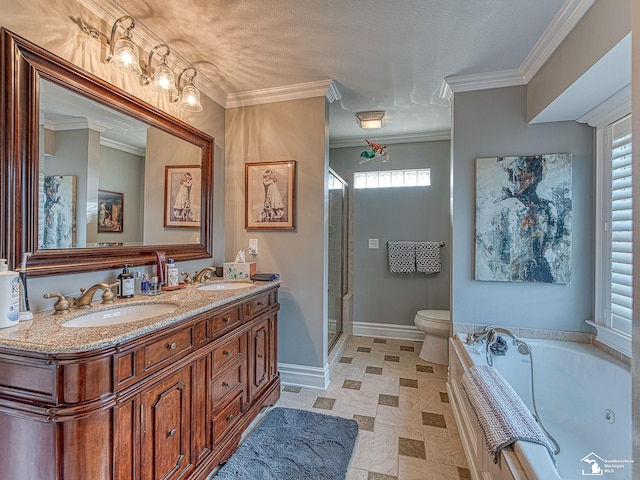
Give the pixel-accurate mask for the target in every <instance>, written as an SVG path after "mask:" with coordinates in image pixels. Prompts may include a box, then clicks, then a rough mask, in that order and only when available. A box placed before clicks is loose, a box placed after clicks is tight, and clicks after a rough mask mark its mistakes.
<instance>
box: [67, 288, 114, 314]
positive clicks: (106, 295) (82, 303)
mask: <svg viewBox="0 0 640 480" xmlns="http://www.w3.org/2000/svg"><path fill="white" fill-rule="evenodd" d="M98 290H102V303H112V302H113V299H114V298H115V294H114V293H113V292H112V291H111V285H109V284H108V283H96V284H95V285H93V286H92V287H90V288H89V289H88V290H86V291H85V289H84V288H81V289H80V292H81V293H82V295H80V296H79V297H78V298H76V300H75V306H76V308H89V307H90V306H91V301H92V300H93V295H94V294H95V293H96V291H98Z"/></svg>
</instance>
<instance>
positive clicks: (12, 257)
mask: <svg viewBox="0 0 640 480" xmlns="http://www.w3.org/2000/svg"><path fill="white" fill-rule="evenodd" d="M0 36H1V38H0V55H1V57H2V58H1V63H0V67H1V69H0V72H1V74H0V95H2V96H1V97H0V105H1V111H0V119H1V120H0V134H1V135H2V142H1V148H0V186H1V192H0V212H1V215H2V217H1V218H0V255H6V257H7V261H8V264H9V268H10V269H16V268H18V266H19V265H20V262H21V261H22V255H23V253H24V252H33V255H32V256H31V257H30V258H29V260H28V262H27V272H28V274H29V276H39V275H57V274H64V273H77V272H89V271H95V270H108V269H115V268H121V267H122V265H123V264H125V263H126V264H128V265H131V266H138V265H150V264H153V263H155V261H156V256H155V252H156V251H164V252H166V255H167V257H171V258H173V259H174V260H176V261H182V260H195V259H200V258H210V257H212V252H211V249H212V228H211V227H212V218H211V215H212V211H213V208H212V203H213V145H214V139H213V137H211V136H209V135H207V134H205V133H203V132H201V131H199V130H197V129H196V128H194V127H192V126H190V125H188V124H186V123H184V122H182V121H181V120H178V119H176V118H173V117H171V116H170V115H168V114H167V113H165V112H163V111H161V110H159V109H157V108H155V107H153V106H151V105H149V104H147V103H145V102H143V101H142V100H140V99H138V98H136V97H134V96H132V95H129V94H128V93H126V92H125V91H123V90H121V89H119V88H117V87H115V86H114V85H111V84H109V83H107V82H105V81H104V80H102V79H100V78H98V77H96V76H95V75H92V74H90V73H88V72H86V71H84V70H82V69H80V68H78V67H76V66H75V65H73V64H71V63H70V62H68V61H66V60H64V59H61V58H59V57H57V56H55V55H53V54H52V53H50V52H48V51H46V50H44V49H43V48H41V47H39V46H37V45H34V44H32V43H31V42H29V41H27V40H25V39H23V38H21V37H19V36H18V35H15V34H14V33H11V32H9V31H8V30H6V29H4V28H3V29H2V30H1V31H0ZM41 78H42V79H45V80H48V81H50V82H53V83H55V84H57V85H60V86H62V87H64V88H66V89H68V90H70V91H72V92H75V93H78V94H80V95H82V96H84V97H87V98H89V99H91V100H94V101H96V102H98V103H101V104H103V105H107V106H109V107H110V108H112V109H113V110H116V111H118V112H121V113H124V114H126V115H129V116H132V117H134V118H136V119H138V120H140V121H142V122H145V123H146V124H148V125H150V126H152V127H155V128H157V129H159V130H162V131H164V132H167V133H170V134H172V135H174V136H176V137H178V138H180V139H183V140H185V141H187V142H189V143H191V144H193V145H196V146H197V147H199V148H200V149H201V150H202V158H201V167H202V201H201V229H200V233H201V235H200V244H195V243H194V244H166V245H149V246H113V247H89V248H66V249H57V250H44V249H38V177H39V175H38V169H39V136H40V135H39V120H40V119H39V117H40V112H39V93H40V79H41Z"/></svg>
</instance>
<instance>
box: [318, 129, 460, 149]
mask: <svg viewBox="0 0 640 480" xmlns="http://www.w3.org/2000/svg"><path fill="white" fill-rule="evenodd" d="M369 139H370V140H375V141H376V142H377V143H382V144H384V145H393V144H399V143H417V142H437V141H440V140H451V131H450V130H442V131H439V132H427V133H420V134H398V135H383V136H376V137H369ZM347 147H366V143H365V141H364V136H362V137H344V138H336V139H334V140H331V141H330V143H329V148H347Z"/></svg>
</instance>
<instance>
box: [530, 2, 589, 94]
mask: <svg viewBox="0 0 640 480" xmlns="http://www.w3.org/2000/svg"><path fill="white" fill-rule="evenodd" d="M595 2H596V0H567V1H566V2H565V3H564V5H563V6H562V8H561V9H560V10H559V11H558V13H557V14H556V16H555V17H554V18H553V20H552V21H551V23H550V24H549V25H548V26H547V28H546V29H545V31H544V32H543V33H542V36H541V37H540V38H539V39H538V41H537V42H536V44H535V45H534V46H533V48H532V49H531V51H530V52H529V55H527V58H525V59H524V62H522V65H520V72H521V73H522V76H523V78H524V80H525V83H529V81H530V80H531V79H532V78H533V76H534V75H535V74H536V73H538V70H540V68H542V66H543V65H544V64H545V63H546V62H547V60H549V57H551V55H552V54H553V52H555V51H556V49H557V48H558V47H559V46H560V44H561V43H562V42H563V41H564V39H565V38H567V36H568V35H569V33H571V31H572V30H573V29H574V28H575V26H576V25H577V24H578V22H580V20H582V17H584V15H585V13H587V11H588V10H589V9H590V8H591V7H592V6H593V4H594V3H595Z"/></svg>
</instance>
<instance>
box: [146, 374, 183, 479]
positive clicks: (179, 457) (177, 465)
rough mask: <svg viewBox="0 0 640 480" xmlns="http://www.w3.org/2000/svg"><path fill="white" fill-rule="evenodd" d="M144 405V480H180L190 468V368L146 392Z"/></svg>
mask: <svg viewBox="0 0 640 480" xmlns="http://www.w3.org/2000/svg"><path fill="white" fill-rule="evenodd" d="M141 404H142V405H141V408H142V458H141V466H142V476H141V478H143V479H149V480H160V479H162V480H168V479H174V478H178V477H179V476H180V475H181V474H182V473H184V471H185V470H187V469H188V468H190V466H191V465H190V463H191V462H190V458H189V444H190V426H189V421H190V418H191V411H190V410H191V408H190V407H191V367H190V366H189V367H185V368H184V369H182V370H180V371H179V372H178V373H176V374H174V375H172V376H170V377H168V378H167V379H165V380H163V381H161V382H159V383H157V384H156V385H155V386H153V387H151V388H149V389H148V390H146V391H145V392H143V393H142V400H141Z"/></svg>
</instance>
